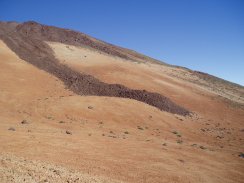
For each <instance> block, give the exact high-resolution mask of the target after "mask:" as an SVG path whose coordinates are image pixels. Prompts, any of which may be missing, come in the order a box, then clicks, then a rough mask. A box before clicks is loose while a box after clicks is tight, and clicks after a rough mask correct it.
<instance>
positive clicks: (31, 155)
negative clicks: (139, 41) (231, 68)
mask: <svg viewBox="0 0 244 183" xmlns="http://www.w3.org/2000/svg"><path fill="white" fill-rule="evenodd" d="M0 27H1V29H0V39H1V40H0V144H1V145H0V159H1V161H0V182H131V183H134V182H150V183H153V182H165V183H166V182H167V183H168V182H183V183H184V182H186V183H188V182H193V183H195V182H226V183H232V182H233V183H234V182H243V180H244V174H243V172H244V164H243V162H244V158H243V157H244V154H243V153H244V143H243V139H244V136H243V134H244V126H243V123H244V108H243V104H244V102H243V101H244V89H243V87H242V86H239V85H236V84H233V83H229V82H227V81H224V80H221V79H219V78H216V77H213V76H210V75H207V74H204V73H200V72H194V71H190V70H188V69H184V68H180V67H172V66H169V65H166V64H159V63H158V62H157V61H155V60H153V59H151V58H149V57H146V56H143V55H141V54H138V53H136V52H133V51H131V50H127V49H124V48H120V47H116V46H113V45H110V44H107V43H104V42H101V41H98V40H96V39H94V38H91V37H89V36H87V35H84V34H81V33H77V32H74V31H70V30H64V29H59V28H54V27H49V26H43V25H40V24H37V23H33V22H28V23H25V24H16V23H1V24H0ZM16 31H17V32H16ZM61 37H62V38H63V40H59V39H60V38H61ZM23 41H25V42H23ZM188 111H190V113H189V112H188Z"/></svg>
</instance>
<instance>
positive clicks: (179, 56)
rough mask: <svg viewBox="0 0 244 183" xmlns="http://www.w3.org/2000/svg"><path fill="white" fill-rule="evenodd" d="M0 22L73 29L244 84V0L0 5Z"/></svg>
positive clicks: (4, 0) (48, 0)
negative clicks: (29, 21) (32, 22)
mask: <svg viewBox="0 0 244 183" xmlns="http://www.w3.org/2000/svg"><path fill="white" fill-rule="evenodd" d="M0 20H1V21H11V20H14V21H18V22H23V21H28V20H34V21H37V22H40V23H43V24H48V25H54V26H58V27H65V28H70V29H74V30H78V31H81V32H84V33H87V34H89V35H91V36H93V37H96V38H99V39H101V40H104V41H106V42H110V43H113V44H116V45H119V46H123V47H126V48H130V49H133V50H136V51H138V52H141V53H144V54H146V55H149V56H151V57H153V58H156V59H159V60H162V61H165V62H167V63H169V64H173V65H179V66H184V67H188V68H190V69H193V70H199V71H203V72H207V73H210V74H213V75H215V76H218V77H221V78H224V79H226V80H229V81H233V82H236V83H239V84H241V85H244V0H116V1H115V0H71V1H67V0H41V1H35V0H21V1H20V0H15V1H14V0H0Z"/></svg>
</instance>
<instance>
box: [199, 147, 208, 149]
mask: <svg viewBox="0 0 244 183" xmlns="http://www.w3.org/2000/svg"><path fill="white" fill-rule="evenodd" d="M199 148H200V149H207V148H206V147H204V146H199Z"/></svg>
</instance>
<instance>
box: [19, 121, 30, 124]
mask: <svg viewBox="0 0 244 183" xmlns="http://www.w3.org/2000/svg"><path fill="white" fill-rule="evenodd" d="M21 124H29V122H27V121H26V120H23V121H21Z"/></svg>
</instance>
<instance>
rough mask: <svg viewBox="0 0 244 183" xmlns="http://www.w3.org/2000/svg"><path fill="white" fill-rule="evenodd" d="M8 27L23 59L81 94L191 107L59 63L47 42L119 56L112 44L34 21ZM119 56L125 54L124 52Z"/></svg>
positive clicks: (5, 31)
mask: <svg viewBox="0 0 244 183" xmlns="http://www.w3.org/2000/svg"><path fill="white" fill-rule="evenodd" d="M8 26H9V25H8V24H6V23H5V24H4V23H0V29H2V31H1V32H0V38H1V39H2V40H3V41H4V42H5V43H6V44H7V45H8V47H9V48H10V49H12V50H13V51H14V52H15V53H16V54H17V55H18V56H19V57H20V58H21V59H23V60H25V61H27V62H29V63H31V64H32V65H34V66H36V67H38V68H40V69H42V70H44V71H46V72H49V73H51V74H53V75H54V76H56V77H57V78H59V79H60V80H62V81H63V82H64V84H65V85H66V86H68V88H69V89H71V90H72V91H74V92H75V93H77V94H79V95H96V96H110V97H122V98H129V99H134V100H138V101H141V102H144V103H147V104H149V105H151V106H154V107H157V108H158V109H160V110H163V111H167V112H171V113H174V114H180V115H188V114H189V111H188V110H186V109H184V108H182V107H180V106H178V105H177V104H175V103H173V102H172V101H171V100H170V99H168V98H166V97H164V96H162V95H160V94H158V93H152V92H148V91H146V90H133V89H130V88H127V87H125V86H123V85H120V84H107V83H104V82H101V81H99V80H98V79H96V78H95V77H93V76H91V75H86V74H82V73H79V72H77V71H74V70H73V69H71V68H69V67H68V66H66V65H63V64H60V63H59V61H58V60H57V59H56V58H55V56H54V54H53V51H52V49H51V48H50V47H49V45H48V44H46V43H45V41H56V42H61V43H66V44H72V45H80V44H85V45H88V46H90V47H92V48H95V49H97V50H102V51H104V52H106V53H108V54H112V55H118V53H117V51H116V49H115V50H113V49H112V48H113V47H111V46H107V47H106V46H105V43H103V44H102V43H101V42H95V41H92V39H90V38H89V37H88V36H86V35H85V34H82V33H79V32H75V31H71V30H67V29H60V28H56V27H51V26H44V25H41V24H38V23H35V22H27V23H23V24H18V25H16V24H14V26H13V25H12V24H11V26H10V27H9V28H8ZM2 27H4V28H2ZM13 27H15V28H13ZM118 56H121V57H123V56H122V55H118Z"/></svg>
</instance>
